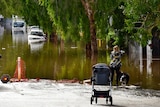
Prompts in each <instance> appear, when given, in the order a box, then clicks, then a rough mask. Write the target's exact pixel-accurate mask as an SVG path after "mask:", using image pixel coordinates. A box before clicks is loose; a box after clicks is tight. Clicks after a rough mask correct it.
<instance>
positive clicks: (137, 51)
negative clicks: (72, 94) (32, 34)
mask: <svg viewBox="0 0 160 107" xmlns="http://www.w3.org/2000/svg"><path fill="white" fill-rule="evenodd" d="M0 29H1V30H0V54H1V55H2V58H1V59H0V74H1V75H2V74H9V75H11V76H13V75H14V72H15V68H16V60H17V57H21V58H22V59H23V60H24V61H25V65H26V77H27V78H45V79H56V80H59V79H73V78H77V79H79V80H84V79H88V78H90V77H91V64H90V61H89V60H88V59H86V56H85V50H84V47H83V43H66V44H65V45H64V47H61V46H60V45H54V43H52V42H49V41H46V42H41V43H33V44H29V43H28V39H27V34H26V33H25V32H22V31H20V32H12V31H11V30H5V29H4V28H3V26H1V27H0ZM129 50H130V51H129V52H128V53H126V54H124V56H123V57H122V68H121V70H122V71H123V72H127V73H128V74H129V75H130V81H129V85H138V86H141V87H142V88H145V89H156V90H160V66H159V65H160V58H152V55H150V53H151V52H150V50H149V51H147V52H148V53H147V54H146V55H145V56H144V55H142V49H141V47H139V46H134V45H131V46H129ZM109 61H110V58H109V51H107V50H105V49H100V50H99V55H98V61H97V63H99V62H103V63H107V64H109Z"/></svg>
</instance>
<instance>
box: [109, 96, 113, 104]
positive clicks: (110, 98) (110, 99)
mask: <svg viewBox="0 0 160 107" xmlns="http://www.w3.org/2000/svg"><path fill="white" fill-rule="evenodd" d="M109 101H110V102H111V105H112V104H113V100H112V97H111V96H110V97H109Z"/></svg>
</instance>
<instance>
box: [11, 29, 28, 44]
mask: <svg viewBox="0 0 160 107" xmlns="http://www.w3.org/2000/svg"><path fill="white" fill-rule="evenodd" d="M12 40H13V43H25V42H27V35H26V32H25V31H23V30H12Z"/></svg>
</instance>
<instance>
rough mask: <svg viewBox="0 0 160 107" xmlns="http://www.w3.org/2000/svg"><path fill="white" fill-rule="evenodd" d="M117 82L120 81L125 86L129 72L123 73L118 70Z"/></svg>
mask: <svg viewBox="0 0 160 107" xmlns="http://www.w3.org/2000/svg"><path fill="white" fill-rule="evenodd" d="M119 77H120V78H119V82H120V83H121V85H122V86H126V85H127V84H128V82H129V78H130V77H129V74H128V73H124V72H120V75H119Z"/></svg>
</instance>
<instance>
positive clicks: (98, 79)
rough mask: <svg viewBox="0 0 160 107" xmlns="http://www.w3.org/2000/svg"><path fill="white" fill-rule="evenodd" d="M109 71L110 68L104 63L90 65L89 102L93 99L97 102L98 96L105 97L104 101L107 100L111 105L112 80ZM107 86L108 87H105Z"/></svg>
mask: <svg viewBox="0 0 160 107" xmlns="http://www.w3.org/2000/svg"><path fill="white" fill-rule="evenodd" d="M110 76H111V72H110V68H109V67H108V66H107V65H106V64H105V63H97V64H95V65H93V67H92V78H91V83H92V96H91V100H90V101H91V104H92V102H93V101H94V100H95V103H96V104H97V101H98V100H97V99H98V98H106V103H107V104H108V101H109V102H110V104H111V105H112V103H113V101H112V96H111V89H112V82H111V79H110ZM96 86H100V87H105V90H104V88H103V90H100V89H99V90H97V89H95V87H96ZM107 86H109V88H107Z"/></svg>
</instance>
